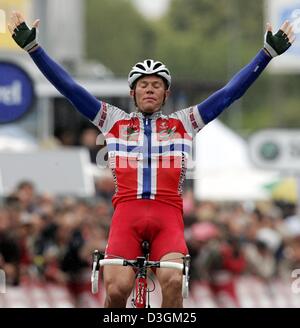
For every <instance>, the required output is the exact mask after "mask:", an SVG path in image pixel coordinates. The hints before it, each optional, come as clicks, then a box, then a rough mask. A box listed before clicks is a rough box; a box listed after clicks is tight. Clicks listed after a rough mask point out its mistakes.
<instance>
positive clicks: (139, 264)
mask: <svg viewBox="0 0 300 328" xmlns="http://www.w3.org/2000/svg"><path fill="white" fill-rule="evenodd" d="M142 250H143V256H138V257H137V258H136V259H135V260H127V259H123V258H114V259H105V258H104V257H105V255H104V254H103V253H100V252H99V251H98V250H95V251H94V252H93V266H92V275H91V287H92V293H93V294H96V293H98V284H99V269H100V267H102V266H104V265H122V266H131V267H133V268H134V269H136V277H135V287H134V289H133V294H132V295H133V296H132V300H131V304H132V306H133V307H134V308H146V307H148V308H150V293H151V292H153V291H154V290H155V283H154V280H152V282H153V284H154V288H153V289H152V290H150V289H149V288H148V281H147V277H148V269H149V268H168V269H177V270H180V271H182V297H183V298H188V295H189V278H190V261H191V257H190V255H186V256H183V257H182V258H181V259H182V260H183V263H177V262H170V261H149V243H148V242H147V241H143V242H142Z"/></svg>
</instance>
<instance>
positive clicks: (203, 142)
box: [194, 120, 278, 201]
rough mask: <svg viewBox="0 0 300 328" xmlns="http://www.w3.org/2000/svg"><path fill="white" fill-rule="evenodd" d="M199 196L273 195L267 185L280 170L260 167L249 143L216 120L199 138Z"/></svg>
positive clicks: (222, 198) (237, 198)
mask: <svg viewBox="0 0 300 328" xmlns="http://www.w3.org/2000/svg"><path fill="white" fill-rule="evenodd" d="M195 149H196V154H195V158H196V164H195V167H196V169H195V174H194V179H195V181H194V186H195V195H196V198H197V199H199V200H201V199H202V200H204V199H205V200H215V201H246V200H261V199H267V198H269V194H268V192H267V191H266V190H265V189H264V188H263V186H264V185H266V184H268V183H272V182H274V181H276V180H277V178H278V173H277V172H270V171H264V170H260V169H256V168H255V167H254V165H253V164H252V163H251V162H250V160H249V157H248V146H247V142H246V141H245V140H244V139H243V138H242V137H240V136H239V135H237V134H236V133H234V132H233V131H232V130H230V129H229V128H228V127H226V126H225V125H224V124H222V123H221V122H220V121H218V120H215V121H213V122H211V123H210V124H208V125H207V126H206V127H205V128H203V130H202V131H200V133H198V135H197V137H196V145H195Z"/></svg>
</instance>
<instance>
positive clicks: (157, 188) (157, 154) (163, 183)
mask: <svg viewBox="0 0 300 328" xmlns="http://www.w3.org/2000/svg"><path fill="white" fill-rule="evenodd" d="M93 123H94V124H95V125H96V126H97V127H98V128H99V129H100V131H101V132H102V133H103V135H104V137H105V139H106V142H107V147H108V158H109V167H110V168H111V170H112V173H113V176H114V180H115V187H116V192H115V195H114V196H113V199H112V202H113V205H114V206H116V205H117V204H118V203H119V202H125V201H128V200H133V199H156V200H158V201H162V202H167V203H169V204H173V205H174V206H177V207H179V208H182V198H181V194H182V185H183V182H184V179H185V173H186V162H187V158H188V156H189V154H191V150H192V139H193V137H194V136H195V134H196V133H197V132H198V131H199V130H200V129H201V128H202V127H203V126H204V123H203V121H202V119H201V116H200V114H199V111H198V108H197V106H194V107H190V108H186V109H183V110H180V111H177V112H175V113H173V114H171V115H168V116H167V115H163V114H162V112H161V111H159V112H156V113H153V114H152V115H147V116H144V115H143V113H141V112H135V113H131V114H128V113H126V112H125V111H123V110H121V109H119V108H117V107H114V106H112V105H109V104H107V103H105V102H102V103H101V108H100V110H99V112H98V114H97V115H96V117H95V119H94V120H93Z"/></svg>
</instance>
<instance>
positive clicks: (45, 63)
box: [30, 47, 101, 121]
mask: <svg viewBox="0 0 300 328" xmlns="http://www.w3.org/2000/svg"><path fill="white" fill-rule="evenodd" d="M30 56H31V58H32V59H33V61H34V62H35V64H36V65H37V67H38V68H39V70H40V71H41V72H42V73H43V74H44V76H45V77H46V78H47V79H48V80H49V81H50V82H51V83H52V84H53V86H54V87H55V88H56V89H57V90H58V91H59V92H60V93H61V94H62V95H64V96H65V97H66V98H67V99H68V100H69V101H70V102H71V103H72V104H73V105H74V106H75V107H76V109H77V110H78V111H79V112H80V113H81V114H83V115H84V116H86V117H87V118H88V119H90V120H91V121H92V120H94V118H95V117H96V115H97V113H98V112H99V110H100V107H101V102H100V101H99V100H98V99H97V98H95V97H94V96H93V95H91V94H90V93H89V92H88V91H87V90H85V89H84V88H83V87H81V86H80V85H79V84H78V83H76V82H75V81H74V80H73V79H72V77H71V76H70V75H69V74H68V73H67V72H66V71H65V70H64V69H63V68H62V67H61V66H60V65H59V64H57V63H56V62H55V61H54V60H52V59H51V58H50V57H49V56H48V55H47V54H46V52H45V51H44V50H43V49H42V48H41V47H39V48H38V49H37V50H35V51H33V52H31V53H30Z"/></svg>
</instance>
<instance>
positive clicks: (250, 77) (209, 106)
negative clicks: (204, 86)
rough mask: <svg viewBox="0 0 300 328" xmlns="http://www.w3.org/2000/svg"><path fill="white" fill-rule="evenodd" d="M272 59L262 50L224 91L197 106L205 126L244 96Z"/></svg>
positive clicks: (221, 90) (219, 91)
mask: <svg viewBox="0 0 300 328" xmlns="http://www.w3.org/2000/svg"><path fill="white" fill-rule="evenodd" d="M270 60H271V57H270V56H268V55H267V54H266V53H265V52H264V50H261V51H260V52H259V53H258V54H257V55H256V56H255V58H254V59H253V60H252V61H251V62H250V63H249V64H248V65H247V66H245V67H244V68H243V69H242V70H241V71H239V72H238V73H237V74H236V75H235V76H234V77H233V78H232V79H231V80H230V81H229V82H228V83H227V84H226V85H225V87H223V88H222V89H220V90H218V91H217V92H215V93H214V94H213V95H211V96H210V97H209V98H207V99H206V100H204V101H203V102H202V103H200V104H199V105H197V107H198V110H199V114H200V116H201V118H202V120H203V122H204V123H205V124H207V123H209V122H211V121H212V120H214V119H215V118H216V117H217V116H219V115H220V114H221V113H222V112H223V111H224V109H226V108H227V107H229V106H230V105H231V104H232V103H233V102H234V101H235V100H237V99H239V98H240V97H242V96H243V95H244V93H245V92H246V91H247V90H248V88H249V87H250V86H251V85H252V83H253V82H254V81H255V80H256V79H257V78H258V77H259V75H260V74H261V73H262V71H263V70H264V69H265V68H266V66H267V65H268V63H269V62H270Z"/></svg>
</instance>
